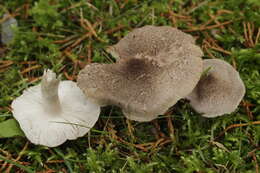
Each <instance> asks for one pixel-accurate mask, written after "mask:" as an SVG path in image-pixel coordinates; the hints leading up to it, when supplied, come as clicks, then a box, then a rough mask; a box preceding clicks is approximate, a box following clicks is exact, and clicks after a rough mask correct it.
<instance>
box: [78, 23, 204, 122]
mask: <svg viewBox="0 0 260 173" xmlns="http://www.w3.org/2000/svg"><path fill="white" fill-rule="evenodd" d="M141 33H142V34H141ZM167 36H168V37H167ZM175 36H176V37H175ZM128 38H129V39H128ZM149 38H152V40H151V41H149V40H150V39H149ZM175 39H177V40H175ZM122 40H123V41H122V42H123V43H122V44H123V45H126V46H119V47H120V48H118V47H117V48H115V50H116V51H117V54H118V55H119V56H120V58H119V59H118V61H117V63H115V64H90V65H87V66H86V67H85V68H84V69H83V70H82V71H81V72H80V74H79V75H78V81H77V84H78V86H79V87H80V88H81V89H82V90H83V91H84V93H85V94H86V95H87V96H88V98H90V99H91V100H93V102H95V103H97V104H100V105H103V106H105V105H110V104H112V105H117V106H119V107H121V108H122V111H123V113H124V115H125V116H126V117H127V118H128V119H131V120H136V121H151V120H152V119H154V118H156V117H157V116H158V115H160V114H164V113H165V112H166V111H167V110H168V108H169V107H171V106H173V105H174V104H175V103H176V102H177V101H178V100H179V99H181V98H183V97H186V96H187V95H188V94H189V93H190V92H191V91H192V90H193V88H194V87H195V86H196V84H197V82H198V81H199V79H200V74H201V73H202V59H201V56H202V51H201V50H200V48H199V47H198V46H196V45H195V44H194V40H193V39H192V37H191V36H190V35H188V34H185V33H183V32H181V31H179V30H177V29H174V28H171V27H156V26H146V27H142V28H139V29H136V30H134V31H133V33H129V35H127V36H126V39H125V38H123V39H122ZM184 40H186V41H184ZM132 42H133V43H132ZM134 43H135V44H138V45H139V48H138V46H136V45H135V44H134ZM117 45H121V41H120V42H119V43H118V44H117ZM128 46H133V47H134V48H132V47H128ZM152 48H156V49H154V51H152Z"/></svg>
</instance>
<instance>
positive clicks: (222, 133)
mask: <svg viewBox="0 0 260 173" xmlns="http://www.w3.org/2000/svg"><path fill="white" fill-rule="evenodd" d="M249 125H260V121H252V122H249V123H242V124H232V125H230V126H228V127H227V128H226V129H225V130H224V131H223V132H221V133H220V134H219V135H218V136H217V137H215V139H217V138H219V137H220V136H223V135H224V134H225V133H226V132H227V131H229V130H231V129H233V128H236V127H244V126H249ZM215 139H214V140H215Z"/></svg>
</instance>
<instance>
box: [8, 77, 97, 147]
mask: <svg viewBox="0 0 260 173" xmlns="http://www.w3.org/2000/svg"><path fill="white" fill-rule="evenodd" d="M58 95H59V99H60V103H61V110H62V111H61V112H60V114H53V115H51V114H50V113H49V112H48V111H47V110H45V109H44V107H43V104H44V103H43V99H42V94H41V86H40V85H37V86H34V87H30V88H29V89H27V90H25V91H24V92H23V94H22V95H21V96H20V97H18V98H16V99H15V100H14V101H13V103H12V108H13V116H14V117H15V118H16V119H17V120H18V122H19V124H20V126H21V129H22V130H23V131H24V133H25V135H26V137H27V138H28V139H29V140H30V141H31V142H32V143H34V144H40V145H45V146H49V147H55V146H58V145H60V144H62V143H64V142H65V141H66V140H67V139H69V140H72V139H76V138H77V137H81V136H83V135H85V134H86V133H87V132H88V131H89V130H90V128H91V127H93V126H94V124H95V123H96V121H97V120H98V116H99V113H100V107H99V106H98V105H96V104H93V103H91V102H89V101H88V100H87V99H86V96H85V95H84V94H83V93H82V91H81V90H80V89H79V88H78V87H77V85H76V83H75V82H71V81H62V82H60V84H59V89H58Z"/></svg>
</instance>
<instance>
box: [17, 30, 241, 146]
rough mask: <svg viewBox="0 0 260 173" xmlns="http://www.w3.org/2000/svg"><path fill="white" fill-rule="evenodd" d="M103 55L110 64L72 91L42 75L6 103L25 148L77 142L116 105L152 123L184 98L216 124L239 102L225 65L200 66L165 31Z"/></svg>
mask: <svg viewBox="0 0 260 173" xmlns="http://www.w3.org/2000/svg"><path fill="white" fill-rule="evenodd" d="M107 50H108V51H109V52H110V53H111V54H112V55H113V56H115V58H116V63H113V64H97V63H92V64H89V65H87V66H86V67H85V68H84V69H83V70H81V71H80V73H79V75H78V80H77V84H76V83H74V82H71V81H60V80H59V79H57V78H56V75H55V73H53V72H52V71H50V70H48V71H46V72H45V73H44V75H43V78H42V82H41V84H40V85H37V86H34V87H31V88H29V89H28V90H26V91H24V93H23V94H22V95H21V96H20V97H18V98H17V99H15V100H14V101H13V103H12V108H13V114H14V117H15V118H16V119H17V120H18V122H19V123H20V125H21V128H22V129H23V130H24V132H25V135H26V136H27V137H28V139H29V140H30V141H32V142H33V143H35V144H42V145H46V146H50V147H53V146H57V145H60V144H62V143H63V142H65V141H66V140H67V139H76V138H77V137H80V136H83V135H84V134H86V133H87V132H88V131H89V129H90V128H91V127H93V126H94V124H95V122H96V121H97V119H98V116H99V113H100V106H106V105H117V106H119V107H121V109H122V112H123V114H124V115H125V116H126V117H127V118H128V119H131V120H135V121H151V120H153V119H155V118H156V117H157V116H159V115H161V114H164V113H165V112H166V111H167V110H168V109H169V108H170V107H171V106H173V105H174V104H175V103H176V102H177V101H178V100H180V99H182V98H186V99H188V100H190V104H191V106H192V107H193V108H194V109H195V110H196V111H197V112H199V113H201V114H202V116H205V117H215V116H220V115H223V114H226V113H231V112H233V111H234V110H235V109H236V107H237V106H238V104H239V103H240V101H241V99H242V98H243V96H244V94H245V87H244V84H243V82H242V80H241V79H240V77H239V74H238V72H237V71H236V70H235V69H234V68H233V67H232V66H231V65H229V64H228V63H226V62H225V61H222V60H217V59H210V60H202V58H201V57H202V56H203V53H202V51H201V49H200V48H199V47H198V46H196V45H195V40H194V39H193V38H192V37H191V36H190V35H188V34H185V33H183V32H181V31H179V30H177V29H174V28H172V27H168V26H161V27H157V26H145V27H142V28H138V29H135V30H133V31H132V32H130V33H129V34H128V35H126V36H125V37H124V38H123V39H122V40H120V41H119V42H118V43H117V44H115V45H113V46H110V47H109V48H108V49H107ZM207 69H209V70H208V71H207V73H206V74H204V75H202V74H203V72H204V71H205V70H207ZM77 85H78V86H77Z"/></svg>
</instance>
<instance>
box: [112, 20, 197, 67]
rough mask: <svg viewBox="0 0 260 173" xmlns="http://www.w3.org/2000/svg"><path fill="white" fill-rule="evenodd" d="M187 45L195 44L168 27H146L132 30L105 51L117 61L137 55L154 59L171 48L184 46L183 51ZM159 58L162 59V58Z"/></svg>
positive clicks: (189, 37) (185, 35)
mask: <svg viewBox="0 0 260 173" xmlns="http://www.w3.org/2000/svg"><path fill="white" fill-rule="evenodd" d="M187 44H192V45H194V44H195V40H194V38H193V37H192V36H191V35H188V34H185V33H184V32H182V31H180V30H178V29H176V28H173V27H170V26H151V25H147V26H144V27H142V28H137V29H134V30H133V31H132V32H130V33H129V34H128V35H126V36H125V37H124V38H123V39H121V40H120V41H119V42H118V43H117V44H115V45H113V46H110V47H108V49H107V51H108V52H109V53H110V54H112V55H113V56H114V57H115V58H116V59H117V60H118V59H120V58H122V57H123V58H130V57H135V56H136V55H138V54H144V55H148V56H152V57H155V56H157V55H158V54H160V53H162V52H168V51H169V50H170V49H172V48H173V47H175V48H177V47H181V46H184V49H185V46H186V45H187ZM176 53H177V51H176ZM160 57H161V58H163V56H160ZM164 60H166V58H164ZM168 60H171V59H168ZM161 63H163V62H161ZM164 63H168V62H164Z"/></svg>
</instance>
